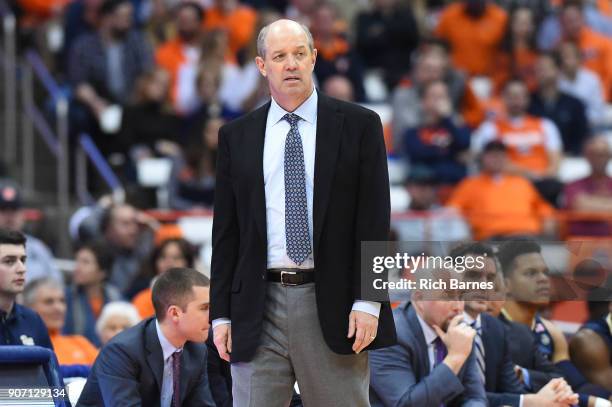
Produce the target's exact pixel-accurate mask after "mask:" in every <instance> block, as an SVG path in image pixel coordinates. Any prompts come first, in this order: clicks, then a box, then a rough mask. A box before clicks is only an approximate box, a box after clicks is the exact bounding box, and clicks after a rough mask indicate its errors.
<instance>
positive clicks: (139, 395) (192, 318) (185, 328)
mask: <svg viewBox="0 0 612 407" xmlns="http://www.w3.org/2000/svg"><path fill="white" fill-rule="evenodd" d="M209 285H210V283H209V280H208V278H207V277H206V276H204V275H203V274H201V273H199V272H198V271H196V270H193V269H187V268H174V269H170V270H168V271H167V272H165V273H164V274H162V275H161V276H159V278H158V279H157V281H156V282H155V284H154V285H153V294H152V296H153V306H154V307H155V317H153V318H149V319H147V320H144V321H142V322H141V323H139V324H138V325H136V326H134V327H132V328H129V329H126V330H125V331H123V332H121V333H120V334H118V335H117V336H115V337H114V338H113V339H111V341H110V342H109V343H108V344H107V345H106V346H105V347H104V348H103V349H102V350H101V351H100V354H99V355H98V358H97V359H96V362H95V363H94V366H93V368H92V370H91V373H90V375H89V377H88V378H87V383H86V384H85V388H84V389H83V392H82V393H81V397H80V398H79V401H78V403H77V407H79V406H82V407H89V406H100V407H102V406H104V407H118V406H128V405H129V406H147V407H157V406H160V407H178V406H193V407H196V406H197V407H214V406H215V404H214V402H213V399H212V396H211V393H210V388H209V384H208V377H207V372H206V370H207V369H206V367H207V363H206V358H207V353H206V344H205V341H206V338H207V336H208V328H209V324H208V307H209Z"/></svg>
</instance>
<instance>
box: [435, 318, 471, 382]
mask: <svg viewBox="0 0 612 407" xmlns="http://www.w3.org/2000/svg"><path fill="white" fill-rule="evenodd" d="M462 322H463V315H461V314H459V315H456V316H455V317H454V318H453V319H452V320H451V322H450V324H448V329H447V330H446V332H444V331H443V330H442V329H440V327H439V326H437V325H434V326H433V329H434V330H435V331H436V333H437V334H438V336H439V337H440V339H442V342H443V343H444V345H446V349H447V350H448V355H447V356H446V358H444V363H445V364H446V365H448V367H450V369H451V370H452V371H453V372H455V374H457V373H459V370H461V367H462V366H463V364H464V363H465V360H466V359H467V358H468V356H470V353H471V352H472V343H473V342H474V337H475V336H476V331H475V330H474V329H472V328H471V327H470V326H469V325H467V324H463V323H462Z"/></svg>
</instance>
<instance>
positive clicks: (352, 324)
mask: <svg viewBox="0 0 612 407" xmlns="http://www.w3.org/2000/svg"><path fill="white" fill-rule="evenodd" d="M377 331H378V318H376V317H375V316H374V315H371V314H368V313H367V312H363V311H351V313H350V314H349V329H348V335H347V337H348V338H352V337H353V336H354V337H355V343H353V352H355V353H359V352H361V351H362V350H363V349H364V348H365V347H366V346H368V345H369V344H371V343H372V342H373V341H374V339H375V338H376V332H377Z"/></svg>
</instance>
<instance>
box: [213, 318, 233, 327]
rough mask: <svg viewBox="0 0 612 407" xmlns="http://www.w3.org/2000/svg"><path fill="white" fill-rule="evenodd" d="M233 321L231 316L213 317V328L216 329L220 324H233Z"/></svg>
mask: <svg viewBox="0 0 612 407" xmlns="http://www.w3.org/2000/svg"><path fill="white" fill-rule="evenodd" d="M231 323H232V321H230V320H229V318H217V319H213V321H212V328H213V329H215V328H216V327H218V326H219V325H224V324H231Z"/></svg>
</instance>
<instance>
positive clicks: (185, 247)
mask: <svg viewBox="0 0 612 407" xmlns="http://www.w3.org/2000/svg"><path fill="white" fill-rule="evenodd" d="M10 3H11V4H10V6H11V8H12V11H13V12H14V13H15V15H16V16H17V18H18V34H19V36H18V46H19V47H18V50H19V52H24V51H25V50H27V49H30V48H34V49H36V50H37V52H38V53H40V54H41V55H42V57H43V59H44V61H45V63H46V65H47V68H48V69H49V70H50V72H52V74H53V75H54V77H55V78H56V79H57V80H58V81H59V83H60V84H61V85H62V88H63V90H64V91H65V93H66V94H67V95H69V97H70V110H69V112H70V113H69V133H70V136H71V140H76V138H77V136H78V135H79V134H81V133H88V134H90V135H91V136H92V138H93V140H94V142H95V143H96V146H97V147H98V148H99V149H100V151H101V152H102V153H103V155H104V156H105V157H106V159H107V160H108V161H109V162H110V163H111V164H112V166H113V168H114V169H115V170H116V171H117V172H118V174H119V177H120V179H121V181H122V182H123V183H124V185H125V186H126V189H127V190H128V192H129V193H128V197H131V196H134V197H136V199H135V200H134V205H132V204H128V203H122V202H110V201H108V200H107V199H101V200H100V201H99V203H98V204H96V205H94V206H89V207H86V208H82V209H81V210H79V212H78V213H77V214H75V217H74V218H73V222H71V226H70V234H71V237H72V239H73V243H74V252H73V260H74V269H73V272H72V273H70V275H69V278H68V279H65V278H64V277H63V276H62V274H61V272H60V270H59V269H58V268H57V267H56V266H55V265H54V261H53V257H54V256H53V253H52V251H51V250H50V249H49V247H48V246H47V245H46V244H45V243H44V242H43V241H42V240H39V239H37V238H36V237H34V236H31V235H27V245H26V250H27V258H28V260H27V262H28V265H27V269H28V271H27V277H26V278H27V283H28V286H27V288H26V290H25V293H24V295H23V302H24V304H25V305H27V306H28V307H30V308H32V309H33V310H35V311H36V312H37V313H38V314H39V315H40V316H41V318H42V321H43V322H44V324H45V326H46V328H47V329H48V332H49V336H50V340H51V343H52V344H53V347H54V348H55V352H56V354H57V357H58V360H59V363H60V364H62V365H66V366H73V367H74V366H75V365H76V366H81V367H83V370H78V369H76V370H69V369H68V370H67V372H71V373H75V372H76V375H79V374H81V375H84V376H86V375H87V371H88V367H90V366H91V364H92V363H93V361H94V360H95V357H96V355H97V352H98V349H99V348H100V347H101V346H103V345H104V344H105V343H107V342H108V340H109V339H110V338H111V337H112V336H113V335H114V334H115V333H117V332H119V331H121V330H123V329H125V328H127V327H130V326H133V325H135V324H136V323H137V322H138V321H139V320H140V319H144V318H148V317H150V316H153V314H154V309H153V304H152V301H151V286H152V283H153V282H154V281H155V279H156V278H157V277H158V276H160V275H161V274H163V273H164V272H165V271H167V270H168V269H170V268H172V267H196V268H199V269H204V270H205V269H207V267H206V264H205V263H206V258H202V257H200V256H199V254H200V252H199V251H198V248H197V247H195V246H194V245H193V244H192V243H190V242H189V241H188V240H187V239H186V236H185V235H184V233H183V232H181V230H180V229H179V228H176V227H173V226H172V225H169V224H166V223H165V222H160V221H159V220H157V219H155V217H153V216H150V215H149V214H147V213H146V212H144V211H142V209H152V208H156V207H159V206H162V207H167V208H170V209H174V210H181V211H191V210H208V209H214V208H213V197H214V190H215V163H216V155H217V137H218V131H219V128H220V127H221V126H222V125H223V124H225V123H226V122H228V121H230V120H232V119H235V118H237V117H239V116H241V115H242V114H244V113H247V112H249V111H251V110H253V109H254V108H256V107H258V106H261V105H262V104H264V103H265V102H267V100H269V97H270V96H269V91H268V88H267V83H266V81H265V79H264V78H263V77H262V76H261V75H260V73H259V71H258V68H257V66H256V64H255V62H254V58H255V56H256V55H257V53H258V49H257V33H258V32H259V29H260V28H261V27H263V26H265V25H267V24H268V23H270V22H272V21H274V20H276V19H278V18H281V17H283V16H285V17H287V18H291V19H294V20H297V21H300V22H301V23H304V24H305V25H307V26H308V27H309V28H310V30H311V32H312V34H313V37H314V45H315V48H316V49H317V51H318V54H317V62H316V65H315V69H314V75H315V78H316V81H317V87H318V88H319V89H320V90H321V91H323V92H325V93H327V94H329V95H330V96H333V97H336V98H339V99H343V100H347V101H353V102H357V103H361V104H365V105H367V106H369V107H372V108H374V109H375V110H377V111H382V110H384V109H387V110H388V111H390V112H391V114H390V115H388V116H386V117H384V118H383V119H384V120H383V122H384V123H383V124H384V126H385V141H386V145H387V152H388V157H389V164H390V169H392V172H393V173H392V174H391V180H392V184H393V185H392V207H393V209H394V210H395V211H396V212H399V213H403V214H408V215H410V216H409V217H407V218H406V219H403V221H402V222H394V228H395V230H394V234H395V235H396V238H397V239H398V240H415V241H416V240H439V241H462V240H469V239H475V240H498V239H504V238H507V237H508V236H514V235H529V236H533V237H544V238H547V239H560V238H567V237H568V236H570V237H571V236H587V237H599V238H610V230H611V228H610V225H611V224H612V178H611V177H610V174H611V171H610V168H611V167H610V158H612V145H611V144H610V143H611V140H612V137H611V135H612V106H611V105H610V104H611V103H612V6H610V4H611V3H610V2H608V1H599V0H527V1H524V0H496V1H493V0H458V1H445V0H369V1H367V0H362V1H352V0H243V1H239V0H194V1H182V0H53V1H52V0H13V1H12V2H10ZM41 102H47V101H41ZM72 144H73V146H74V144H75V142H72ZM153 158H163V159H165V160H166V162H167V163H169V165H170V167H171V170H170V171H169V172H168V175H167V177H166V178H165V179H164V180H163V181H162V182H161V183H160V184H159V185H158V188H159V189H161V190H163V192H164V194H159V193H158V194H157V195H155V194H152V195H151V194H148V192H150V191H147V187H145V186H143V185H139V181H140V179H141V176H142V174H141V172H142V171H143V164H144V163H146V162H147V161H148V160H151V159H153ZM576 160H580V161H583V162H586V163H587V164H588V168H589V171H588V173H585V174H583V176H582V175H580V174H576V171H575V167H573V166H571V164H573V163H575V162H576ZM566 166H567V167H566ZM4 167H5V166H4V165H3V163H2V162H0V174H3V173H4V174H10V173H11V171H10V169H9V168H6V169H4ZM567 168H569V169H567ZM564 169H565V172H564ZM90 177H92V175H91V174H90ZM93 185H94V188H95V189H96V193H98V194H100V195H102V194H103V193H104V192H105V191H104V187H103V186H102V184H100V183H99V182H95V181H94V182H93ZM157 192H159V191H157ZM21 195H22V194H21V192H20V189H19V186H18V185H17V184H16V183H15V182H13V181H10V180H2V181H0V229H9V230H17V231H24V230H27V228H26V227H25V225H24V222H25V217H24V202H23V198H22V196H21ZM160 196H162V197H165V198H163V199H161V198H160ZM142 197H151V198H147V199H143V198H142ZM128 200H129V199H128ZM136 202H137V204H136ZM136 206H138V208H137V207H136ZM567 213H571V214H572V216H570V217H569V218H567V217H566V214H567ZM581 216H584V219H581ZM567 219H570V221H568V220H567ZM65 229H66V230H67V229H68V228H67V227H66V228H65ZM54 232H55V233H64V232H63V231H61V230H56V231H54ZM66 233H68V232H67V231H66ZM49 234H50V233H49V232H47V233H46V235H49ZM1 244H2V242H0V245H1ZM526 250H527V249H526ZM529 250H532V252H537V250H536V249H533V248H532V249H529ZM529 250H527V251H528V252H529ZM472 254H474V253H472ZM501 260H502V261H501V267H502V270H503V273H504V275H506V269H507V268H511V263H512V259H510V260H507V261H506V263H507V264H504V260H503V259H501ZM605 266H606V267H608V270H609V269H610V267H612V262H610V263H608V264H606V265H605ZM504 267H505V268H504ZM130 302H131V303H132V304H130ZM544 305H546V304H544ZM491 306H492V307H493V306H494V304H493V303H492V304H491ZM519 308H520V307H519V306H518V305H517V302H514V303H512V304H511V305H510V306H508V307H506V308H505V310H506V311H505V314H503V315H505V317H506V320H505V321H504V323H505V324H507V325H512V324H514V323H513V322H512V319H517V318H518V319H520V318H523V320H524V321H523V322H525V324H526V325H530V324H531V322H532V320H533V321H536V322H537V323H536V324H535V325H534V328H533V330H534V335H535V336H534V338H535V339H533V338H531V339H530V337H529V336H528V335H527V337H525V336H523V337H522V339H524V340H525V341H527V343H528V344H529V343H530V344H531V345H533V348H537V343H536V344H535V345H534V344H533V343H532V342H533V341H545V340H554V344H553V348H555V349H556V351H552V352H549V354H543V355H540V356H541V357H542V360H543V359H548V363H545V362H542V365H543V366H544V367H542V366H540V365H538V363H539V362H538V363H536V362H533V363H531V361H530V362H522V361H520V358H521V357H523V356H524V355H521V354H520V353H521V352H520V349H519V350H517V351H516V352H514V353H515V355H513V358H512V360H513V362H514V363H513V365H515V366H518V367H522V368H525V369H532V370H533V371H534V372H536V373H535V377H538V372H539V371H546V372H548V373H547V374H549V376H546V377H547V378H551V379H552V378H553V377H559V376H562V377H564V378H565V380H566V381H567V383H569V385H570V386H572V388H573V389H574V390H577V389H580V395H581V404H580V405H584V406H587V405H588V406H592V405H593V404H592V403H593V402H594V399H591V400H590V401H589V400H588V399H589V395H590V396H598V397H602V398H604V399H608V398H610V397H611V392H612V380H610V377H612V362H610V363H607V364H606V365H605V366H604V367H601V366H598V367H597V369H599V370H597V371H598V372H601V373H598V374H593V373H592V371H593V369H596V368H595V367H594V366H595V364H596V363H597V362H600V361H601V359H604V360H606V361H608V360H609V359H610V357H609V356H610V355H611V354H612V353H610V352H612V344H611V343H610V339H609V338H610V336H609V335H610V330H611V329H612V322H611V321H610V320H609V316H608V315H609V314H608V311H607V309H606V310H605V313H603V314H597V315H591V319H590V323H591V325H592V326H591V328H590V329H591V330H590V331H587V332H586V333H585V332H582V331H581V333H579V334H578V335H577V336H576V341H575V342H573V343H572V344H571V346H570V345H568V344H567V341H565V339H564V338H562V335H561V337H560V336H559V335H557V334H556V333H558V332H557V331H558V328H554V326H553V327H551V324H552V323H551V322H550V321H544V322H542V321H540V320H538V319H534V318H536V317H534V314H532V312H531V309H532V308H529V307H527V308H529V310H521V309H519ZM535 308H537V307H534V308H533V309H535ZM417 309H418V306H417ZM510 312H514V314H515V315H514V316H513V317H512V318H510V316H509V313H510ZM419 315H421V314H419ZM526 315H528V316H529V318H527V316H526ZM538 315H539V314H538ZM537 318H539V317H537ZM605 318H608V320H607V321H608V322H607V323H608V324H611V325H610V326H608V331H607V335H608V336H607V337H606V336H605V335H604V336H603V338H604V339H603V343H604V345H605V346H600V347H599V348H598V349H602V351H601V352H603V351H604V350H605V351H607V352H608V353H607V354H606V355H603V354H602V355H601V357H599V358H598V357H593V356H592V355H590V354H588V355H586V356H585V355H584V354H583V353H584V352H586V351H585V348H588V347H590V346H593V344H594V343H595V344H596V345H597V346H599V345H601V344H600V343H599V342H598V341H599V339H598V338H600V336H597V335H596V336H595V337H593V336H592V335H591V331H593V329H592V328H593V326H595V327H596V328H597V327H600V325H601V324H600V325H598V322H597V321H599V322H601V321H600V320H602V319H605ZM4 322H5V321H4V319H2V321H0V325H2V324H4ZM582 322H584V321H582ZM538 324H540V325H538ZM514 325H518V324H514ZM514 325H512V326H514ZM538 326H540V328H538ZM606 326H607V325H602V326H601V327H603V328H605V327H606ZM542 327H543V328H542ZM514 328H516V330H517V332H519V333H516V335H518V336H520V335H521V332H522V331H521V328H520V327H514ZM529 328H532V327H531V326H529ZM603 328H602V329H603ZM538 329H539V330H540V331H538ZM542 330H544V331H546V332H552V333H551V334H549V336H550V338H549V339H542V338H541V331H542ZM595 331H596V330H595ZM595 331H593V332H595ZM604 331H605V329H604ZM523 333H524V332H523ZM551 338H552V339H551ZM593 338H595V339H593ZM530 341H531V342H530ZM568 346H569V350H568V349H567V348H568ZM540 348H542V346H540ZM559 349H561V350H559ZM563 349H565V350H563ZM540 350H541V349H540ZM540 350H538V351H540ZM534 352H535V351H534ZM540 356H538V357H540ZM535 359H537V358H536V356H534V360H535ZM538 361H540V359H538ZM526 363H531V364H532V366H526V365H524V364H526ZM568 364H569V365H571V366H568ZM516 371H517V374H518V377H519V378H522V379H521V383H520V384H521V385H524V386H525V388H524V391H525V392H527V391H530V392H533V393H537V392H538V391H540V390H541V389H542V388H543V387H544V386H545V385H546V383H547V382H548V381H546V382H542V383H540V384H541V385H533V383H530V382H529V374H525V373H523V372H524V369H523V370H521V369H517V370H516ZM83 372H84V373H83ZM551 372H552V373H551ZM374 377H376V375H374ZM525 377H527V379H525ZM531 377H532V379H533V378H534V374H532V375H531ZM374 380H378V378H375V379H374ZM381 389H385V385H383V386H381ZM487 390H489V387H487ZM384 391H387V390H384ZM490 391H491V392H500V393H501V392H502V391H496V390H495V388H494V387H492V390H490ZM541 400H542V399H540V401H541ZM381 403H382V401H381ZM505 403H510V404H512V403H513V401H512V402H508V401H507V400H506V401H505ZM585 403H586V404H585ZM219 405H221V404H219ZM381 405H382V404H381ZM385 405H386V404H385ZM402 405H404V404H402ZM405 405H410V404H405ZM413 405H416V404H413ZM512 405H514V404H512ZM524 405H525V406H527V404H524ZM532 405H538V404H532Z"/></svg>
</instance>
